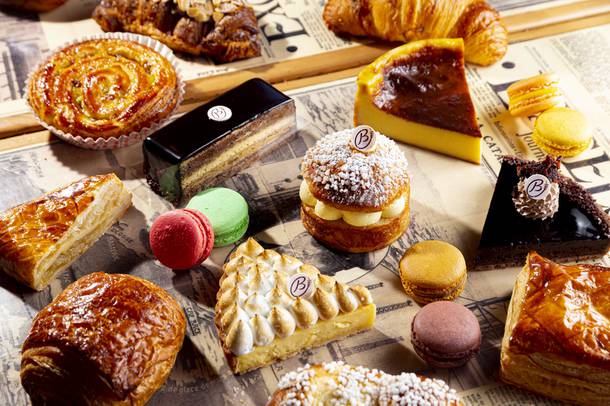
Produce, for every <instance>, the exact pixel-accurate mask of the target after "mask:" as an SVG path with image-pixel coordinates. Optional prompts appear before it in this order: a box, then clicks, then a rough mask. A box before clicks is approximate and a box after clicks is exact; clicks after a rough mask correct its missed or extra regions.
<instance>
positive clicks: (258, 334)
mask: <svg viewBox="0 0 610 406" xmlns="http://www.w3.org/2000/svg"><path fill="white" fill-rule="evenodd" d="M250 324H251V325H252V331H253V333H254V344H255V345H267V344H269V343H271V341H273V339H274V338H275V333H273V328H272V327H271V323H269V320H267V318H265V317H263V316H261V315H260V314H256V315H254V317H252V319H251V320H250Z"/></svg>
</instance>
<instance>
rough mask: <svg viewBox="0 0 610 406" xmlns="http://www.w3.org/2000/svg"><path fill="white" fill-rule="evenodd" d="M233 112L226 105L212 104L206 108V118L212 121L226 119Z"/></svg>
mask: <svg viewBox="0 0 610 406" xmlns="http://www.w3.org/2000/svg"><path fill="white" fill-rule="evenodd" d="M232 116H233V112H232V111H231V109H230V108H228V107H227V106H220V105H218V106H214V107H212V108H210V109H209V110H208V118H209V119H210V120H212V121H227V120H228V119H230V118H231V117H232Z"/></svg>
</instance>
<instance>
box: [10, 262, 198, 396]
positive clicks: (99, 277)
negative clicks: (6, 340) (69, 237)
mask: <svg viewBox="0 0 610 406" xmlns="http://www.w3.org/2000/svg"><path fill="white" fill-rule="evenodd" d="M185 328H186V320H185V317H184V313H183V312H182V308H181V307H180V305H179V304H178V302H176V300H175V299H174V298H172V297H171V296H170V295H169V294H168V293H167V292H166V291H165V290H163V289H161V288H160V287H158V286H156V285H155V284H153V283H151V282H149V281H146V280H144V279H140V278H137V277H134V276H130V275H120V274H105V273H102V272H97V273H93V274H90V275H87V276H84V277H82V278H81V279H79V280H77V281H76V282H74V283H72V284H71V285H70V286H68V287H67V288H66V289H65V290H64V291H63V292H62V293H61V294H59V295H58V296H57V297H56V298H55V299H54V300H53V301H52V302H51V304H49V305H48V306H47V307H45V308H44V309H42V310H41V311H40V313H38V315H37V316H36V318H35V319H34V322H33V324H32V328H31V330H30V333H29V334H28V336H27V338H26V340H25V343H24V344H23V349H22V352H23V355H22V358H21V383H22V385H23V387H24V388H25V390H26V392H27V393H28V394H29V395H30V397H31V399H32V403H33V404H34V405H117V406H118V405H143V404H144V403H146V401H147V400H148V399H149V398H150V397H151V396H152V395H153V393H154V392H155V391H156V390H157V389H159V388H160V387H161V386H162V385H163V383H164V382H165V380H166V379H167V377H168V375H169V373H170V370H171V369H172V367H173V365H174V362H175V360H176V355H177V354H178V351H179V350H180V347H181V346H182V341H183V340H184V334H185Z"/></svg>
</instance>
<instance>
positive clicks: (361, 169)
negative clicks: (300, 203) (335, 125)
mask: <svg viewBox="0 0 610 406" xmlns="http://www.w3.org/2000/svg"><path fill="white" fill-rule="evenodd" d="M352 132H353V129H348V130H343V131H339V132H336V133H333V134H329V135H327V136H325V137H323V138H321V139H320V140H319V141H318V142H317V143H316V145H315V146H313V147H312V148H310V149H309V151H307V154H305V158H304V159H303V163H302V164H301V172H302V174H303V177H304V178H305V180H306V181H307V182H308V183H309V184H310V185H312V186H313V189H314V190H313V193H314V195H316V194H317V196H316V197H318V198H321V199H322V200H326V201H328V202H331V203H335V204H338V205H346V206H354V207H367V208H372V207H375V208H377V207H383V206H385V205H386V204H388V203H390V201H391V199H394V198H396V197H397V196H396V194H397V193H398V191H400V190H401V189H402V188H404V187H405V186H406V185H408V183H409V175H408V173H407V165H408V164H407V159H406V158H405V156H404V154H403V153H402V152H401V151H400V149H399V148H398V146H397V145H396V143H395V142H394V141H392V140H390V139H389V138H388V137H386V136H384V135H382V134H380V133H378V132H375V134H376V137H377V146H376V148H375V150H374V151H372V152H369V153H363V152H360V151H358V150H356V149H355V148H353V147H352V146H351V137H352Z"/></svg>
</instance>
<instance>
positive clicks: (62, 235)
mask: <svg viewBox="0 0 610 406" xmlns="http://www.w3.org/2000/svg"><path fill="white" fill-rule="evenodd" d="M130 206H131V193H130V192H129V191H128V190H127V188H126V187H125V185H124V184H123V182H121V181H120V180H119V178H118V177H117V176H116V175H115V174H108V175H97V176H91V177H88V178H85V179H81V180H79V181H78V182H74V183H72V184H71V185H69V186H66V187H64V188H62V189H57V190H54V191H52V192H49V193H47V194H46V195H44V196H42V197H40V198H38V199H36V200H32V201H30V202H27V203H23V204H21V205H19V206H17V207H14V208H12V209H9V210H7V211H5V212H3V213H0V269H2V270H3V271H5V272H6V273H7V274H9V275H11V276H12V277H14V278H15V279H17V280H18V281H19V282H21V283H24V284H26V285H28V286H29V287H31V288H33V289H36V290H41V289H43V288H44V287H46V286H47V285H48V284H49V282H50V281H51V280H52V279H53V278H54V277H55V275H56V274H57V273H59V272H60V271H62V270H63V269H65V268H67V267H68V266H70V264H72V262H74V261H75V260H76V259H77V258H78V257H79V256H80V255H81V254H82V253H83V252H85V251H86V250H87V249H88V248H89V247H90V246H92V245H93V243H95V241H97V239H98V238H100V237H101V236H102V234H104V233H105V232H106V230H108V229H109V228H110V226H111V225H112V224H113V223H115V222H116V221H117V220H118V219H120V218H121V217H122V216H123V214H124V213H125V211H127V209H128V208H129V207H130Z"/></svg>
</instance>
